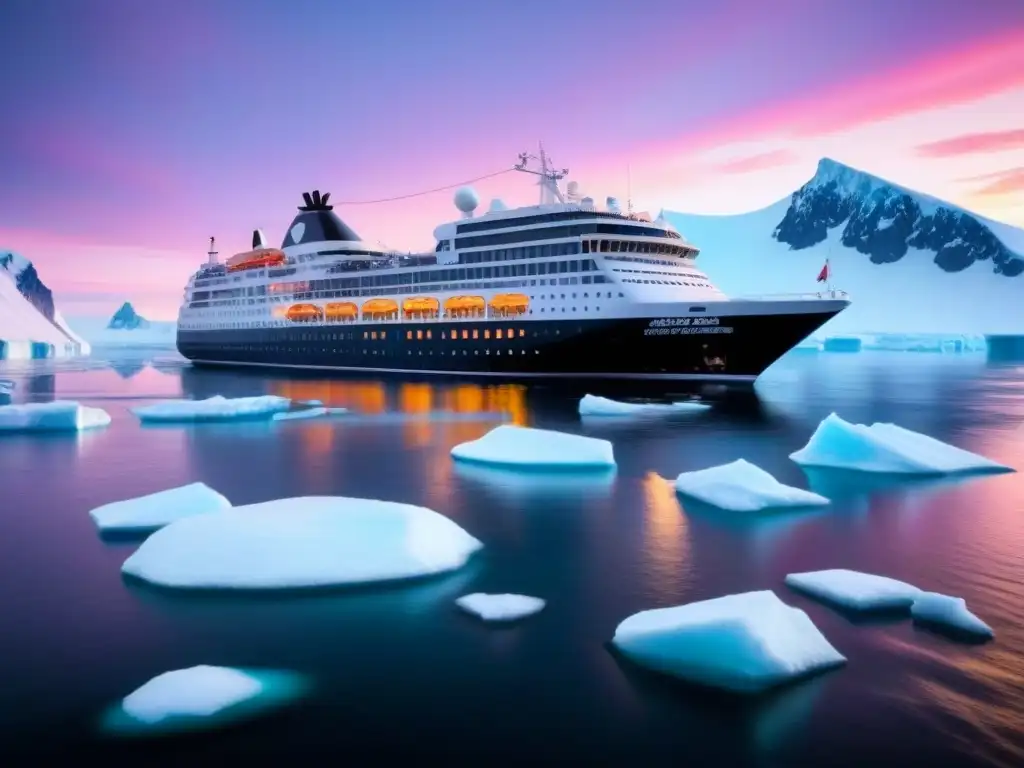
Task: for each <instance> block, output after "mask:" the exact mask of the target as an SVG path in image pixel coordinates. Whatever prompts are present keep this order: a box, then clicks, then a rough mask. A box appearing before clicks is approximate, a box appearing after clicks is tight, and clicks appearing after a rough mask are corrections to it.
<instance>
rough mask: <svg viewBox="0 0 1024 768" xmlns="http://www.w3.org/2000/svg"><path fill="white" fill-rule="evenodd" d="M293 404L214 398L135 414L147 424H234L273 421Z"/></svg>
mask: <svg viewBox="0 0 1024 768" xmlns="http://www.w3.org/2000/svg"><path fill="white" fill-rule="evenodd" d="M291 402H292V401H291V400H290V399H288V398H287V397H278V396H277V395H260V396H259V397H230V398H229V397H223V396H221V395H214V396H213V397H209V398H207V399H205V400H172V401H169V402H166V403H154V404H152V405H143V406H140V407H138V408H133V409H132V413H134V414H135V415H136V416H138V417H139V419H140V420H141V421H143V422H154V423H157V422H161V423H180V422H194V421H230V420H232V419H252V418H258V417H269V416H270V415H271V414H274V413H280V412H281V411H287V410H288V409H289V408H290V407H291Z"/></svg>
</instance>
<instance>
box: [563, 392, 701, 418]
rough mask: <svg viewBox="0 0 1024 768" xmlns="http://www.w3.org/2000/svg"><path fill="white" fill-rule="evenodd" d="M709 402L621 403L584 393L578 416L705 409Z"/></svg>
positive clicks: (634, 414) (647, 413) (667, 412)
mask: <svg viewBox="0 0 1024 768" xmlns="http://www.w3.org/2000/svg"><path fill="white" fill-rule="evenodd" d="M710 407H711V405H710V404H709V403H702V402H697V401H692V400H688V401H682V402H678V403H623V402H621V401H619V400H609V399H608V398H606V397H598V396H597V395H584V396H583V399H582V400H580V405H579V412H580V416H648V415H658V414H662V415H664V414H670V413H673V412H675V413H679V412H680V411H681V410H682V411H685V410H690V411H705V410H707V409H709V408H710Z"/></svg>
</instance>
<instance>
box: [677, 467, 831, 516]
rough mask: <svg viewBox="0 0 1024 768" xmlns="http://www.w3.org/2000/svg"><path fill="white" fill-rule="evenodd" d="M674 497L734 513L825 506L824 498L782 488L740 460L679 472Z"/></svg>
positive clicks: (772, 478)
mask: <svg viewBox="0 0 1024 768" xmlns="http://www.w3.org/2000/svg"><path fill="white" fill-rule="evenodd" d="M676 493H680V494H682V495H684V496H690V497H692V498H694V499H697V500H698V501H703V502H704V503H705V504H711V505H712V506H715V507H719V508H721V509H728V510H731V511H734V512H756V511H758V510H761V509H769V508H773V507H805V506H821V505H825V504H828V503H829V500H828V499H826V498H825V497H824V496H819V495H818V494H816V493H811V492H810V491H805V490H802V489H801V488H793V487H792V486H789V485H783V484H782V483H780V482H779V481H778V480H776V479H775V478H774V477H772V476H771V475H770V474H768V473H767V472H765V471H764V470H763V469H761V468H760V467H757V466H755V465H753V464H751V463H750V462H748V461H745V460H743V459H737V460H736V461H734V462H732V463H731V464H722V465H721V466H717V467H710V468H708V469H698V470H696V471H695V472H683V473H682V474H681V475H679V477H677V478H676Z"/></svg>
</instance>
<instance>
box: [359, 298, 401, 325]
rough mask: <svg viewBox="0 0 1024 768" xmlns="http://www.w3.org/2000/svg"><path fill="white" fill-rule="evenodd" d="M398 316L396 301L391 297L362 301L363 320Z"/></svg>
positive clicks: (386, 318)
mask: <svg viewBox="0 0 1024 768" xmlns="http://www.w3.org/2000/svg"><path fill="white" fill-rule="evenodd" d="M393 317H398V302H397V301H394V300H392V299H370V300H369V301H367V302H364V303H363V319H364V320H388V319H391V318H393Z"/></svg>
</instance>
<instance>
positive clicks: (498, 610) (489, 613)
mask: <svg viewBox="0 0 1024 768" xmlns="http://www.w3.org/2000/svg"><path fill="white" fill-rule="evenodd" d="M455 604H456V605H457V606H459V608H461V609H462V610H464V611H465V612H466V613H471V614H473V615H474V616H477V617H479V618H481V619H483V620H484V621H514V620H516V619H522V618H525V617H527V616H532V615H533V614H535V613H537V612H539V611H540V610H542V609H543V608H544V605H545V602H544V601H543V600H542V599H540V598H539V597H530V596H529V595H514V594H500V595H489V594H485V593H484V592H474V593H473V594H471V595H463V596H462V597H460V598H458V599H457V600H456V601H455Z"/></svg>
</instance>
